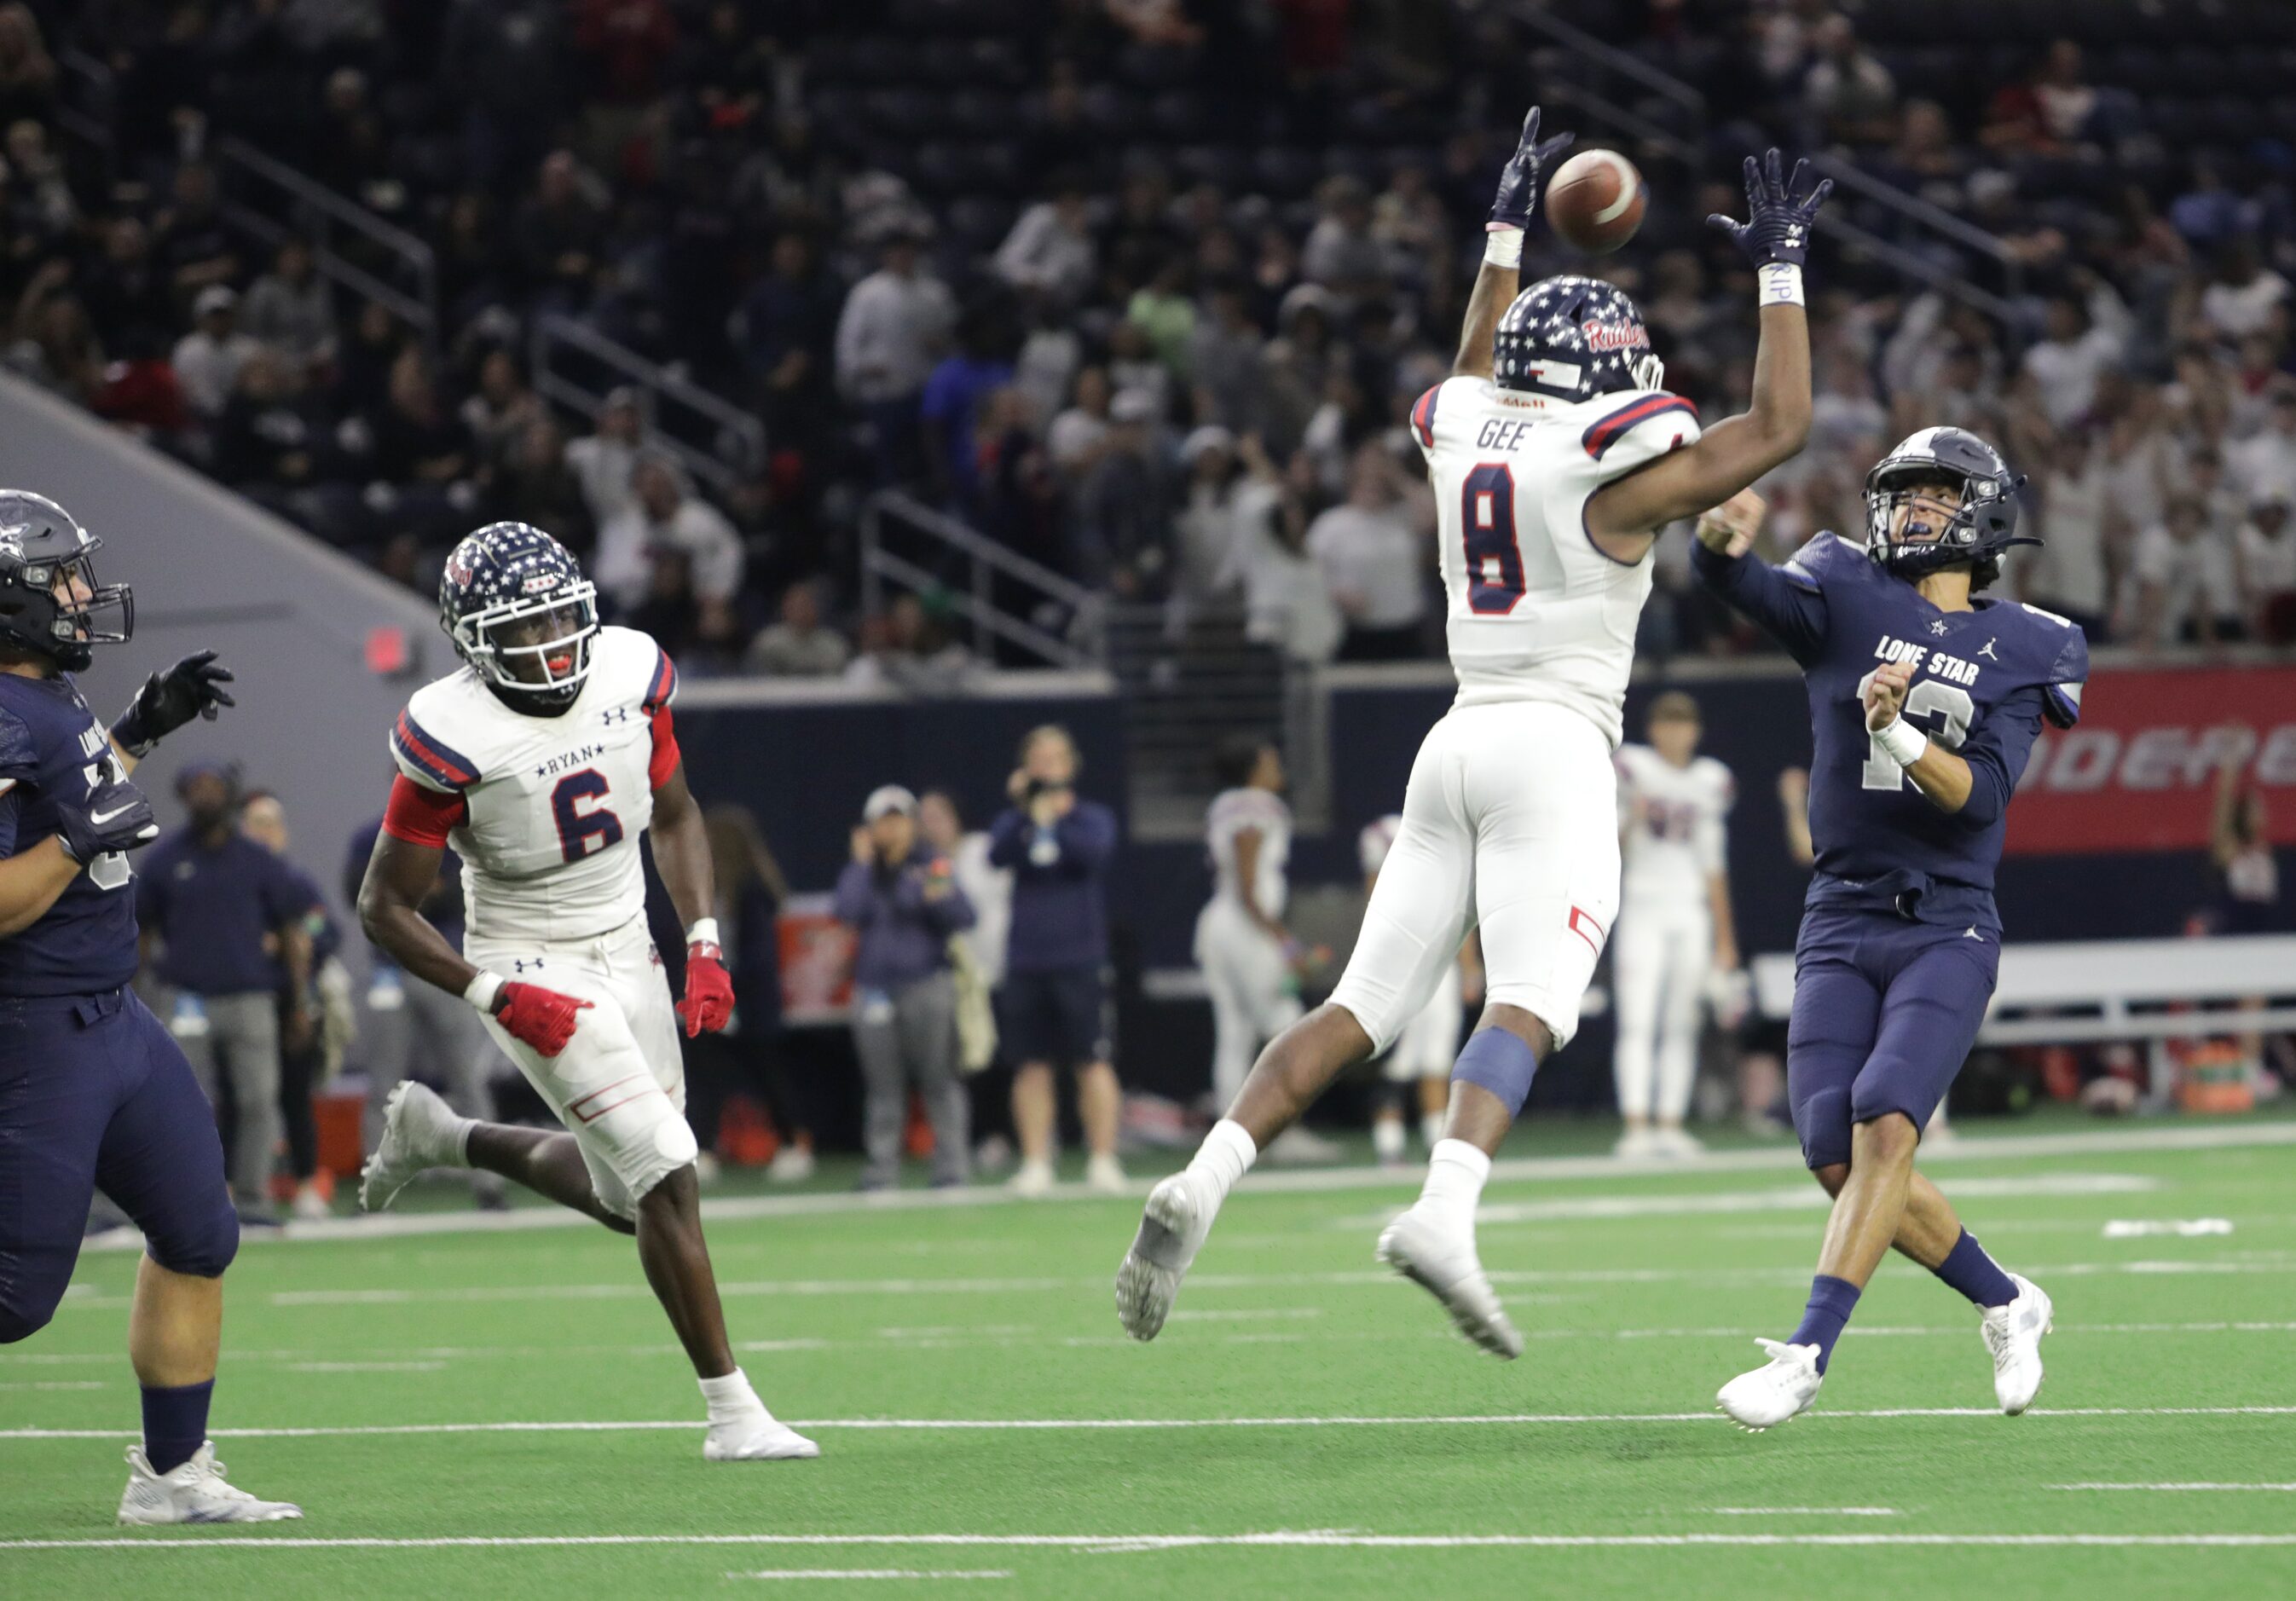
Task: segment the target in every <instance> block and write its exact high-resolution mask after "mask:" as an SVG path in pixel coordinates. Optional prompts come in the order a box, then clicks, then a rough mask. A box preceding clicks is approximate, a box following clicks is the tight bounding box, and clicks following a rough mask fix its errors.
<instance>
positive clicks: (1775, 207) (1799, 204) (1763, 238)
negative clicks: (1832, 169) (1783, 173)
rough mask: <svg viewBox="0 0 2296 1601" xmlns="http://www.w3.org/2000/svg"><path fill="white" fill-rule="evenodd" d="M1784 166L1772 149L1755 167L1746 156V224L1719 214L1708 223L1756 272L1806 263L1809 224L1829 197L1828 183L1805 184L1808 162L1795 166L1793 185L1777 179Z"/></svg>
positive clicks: (1707, 221) (1796, 163) (1788, 181)
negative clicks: (1727, 238)
mask: <svg viewBox="0 0 2296 1601" xmlns="http://www.w3.org/2000/svg"><path fill="white" fill-rule="evenodd" d="M1783 167H1784V160H1782V159H1781V158H1780V156H1779V154H1778V152H1777V147H1776V146H1775V145H1773V146H1771V147H1770V149H1769V151H1768V152H1767V153H1766V154H1765V155H1764V156H1763V157H1762V159H1761V160H1759V161H1757V160H1754V158H1753V157H1751V156H1748V157H1747V158H1746V220H1745V221H1744V222H1739V221H1738V220H1736V219H1735V218H1728V217H1725V216H1723V215H1722V214H1721V213H1720V212H1718V211H1717V212H1715V213H1714V214H1713V215H1711V216H1710V217H1709V218H1707V219H1706V226H1708V227H1710V228H1719V229H1721V230H1722V231H1723V232H1724V233H1725V234H1728V235H1730V237H1731V238H1732V239H1733V240H1734V241H1735V242H1736V243H1737V246H1738V248H1739V249H1740V250H1743V251H1744V252H1745V253H1746V259H1747V260H1749V261H1751V262H1752V263H1753V264H1754V265H1755V266H1756V267H1768V266H1770V265H1771V264H1772V263H1774V262H1784V263H1786V264H1788V265H1790V266H1793V267H1800V266H1801V265H1802V263H1803V262H1804V261H1806V260H1807V259H1808V257H1809V226H1810V224H1811V222H1812V221H1813V220H1814V219H1815V218H1816V216H1817V209H1818V208H1819V207H1820V206H1822V205H1824V204H1825V197H1826V196H1827V195H1829V194H1831V193H1833V179H1832V178H1820V179H1819V180H1818V181H1817V182H1816V184H1811V183H1809V182H1808V177H1809V163H1808V161H1796V162H1795V163H1794V169H1793V177H1792V179H1791V180H1789V179H1786V178H1784V177H1780V176H1779V173H1780V169H1781V168H1783Z"/></svg>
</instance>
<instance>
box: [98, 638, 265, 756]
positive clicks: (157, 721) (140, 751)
mask: <svg viewBox="0 0 2296 1601" xmlns="http://www.w3.org/2000/svg"><path fill="white" fill-rule="evenodd" d="M215 658H216V653H214V652H213V651H200V652H198V653H195V654H193V655H189V656H186V657H184V659H183V660H182V661H178V662H176V665H175V666H173V667H171V668H169V669H168V670H167V671H166V672H164V673H153V674H152V676H151V677H148V678H146V679H144V680H143V688H141V689H139V690H137V691H136V692H135V700H134V701H133V702H130V703H129V705H128V708H127V710H126V711H123V712H121V713H120V714H119V721H118V722H116V723H114V724H112V725H111V737H112V738H114V739H116V740H118V741H119V748H120V749H121V750H123V751H127V753H128V754H129V755H130V756H135V757H143V756H148V755H150V754H151V753H152V746H154V745H156V744H158V743H160V740H162V739H164V738H165V737H166V736H167V735H170V734H173V733H174V732H175V731H176V729H178V728H180V727H183V726H184V724H185V723H188V722H190V721H191V720H192V719H193V718H195V717H203V718H207V719H208V721H209V722H213V721H215V717H216V712H217V710H218V709H220V708H222V707H225V706H236V705H237V704H239V702H236V701H234V700H233V699H232V698H231V693H230V692H229V691H228V690H226V689H225V688H224V687H223V686H225V685H226V684H228V683H230V682H231V681H232V677H231V669H229V668H226V667H218V666H217V665H216V659H215Z"/></svg>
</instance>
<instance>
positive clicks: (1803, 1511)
mask: <svg viewBox="0 0 2296 1601" xmlns="http://www.w3.org/2000/svg"><path fill="white" fill-rule="evenodd" d="M1706 1510H1707V1513H1708V1515H1710V1516H1713V1517H1902V1516H1904V1514H1903V1513H1900V1512H1899V1511H1898V1509H1897V1508H1896V1507H1708V1508H1707V1509H1706Z"/></svg>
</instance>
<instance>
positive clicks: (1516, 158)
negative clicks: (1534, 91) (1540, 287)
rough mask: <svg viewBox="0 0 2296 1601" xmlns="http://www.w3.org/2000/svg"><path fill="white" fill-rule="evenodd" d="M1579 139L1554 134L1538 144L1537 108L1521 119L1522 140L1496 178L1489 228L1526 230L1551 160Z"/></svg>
mask: <svg viewBox="0 0 2296 1601" xmlns="http://www.w3.org/2000/svg"><path fill="white" fill-rule="evenodd" d="M1578 137H1579V135H1576V134H1557V135H1554V137H1553V138H1552V139H1549V140H1546V142H1545V143H1543V144H1542V143H1541V142H1540V140H1539V137H1538V107H1537V106H1533V107H1531V108H1530V114H1529V116H1528V117H1525V118H1524V119H1522V137H1521V139H1519V140H1517V141H1516V142H1515V147H1514V154H1513V157H1512V158H1510V159H1509V160H1508V161H1507V164H1506V167H1505V169H1504V170H1502V171H1501V172H1500V174H1499V190H1498V193H1497V195H1495V196H1494V197H1493V198H1492V200H1491V225H1490V226H1493V227H1495V228H1527V227H1529V226H1530V214H1531V211H1532V209H1534V208H1535V207H1537V206H1538V185H1539V181H1540V179H1541V178H1542V177H1544V176H1545V175H1546V172H1547V171H1548V170H1549V169H1551V168H1553V167H1554V158H1555V157H1557V156H1559V155H1561V154H1562V152H1564V151H1566V150H1568V149H1570V145H1571V143H1572V142H1573V141H1574V140H1576V139H1577V138H1578Z"/></svg>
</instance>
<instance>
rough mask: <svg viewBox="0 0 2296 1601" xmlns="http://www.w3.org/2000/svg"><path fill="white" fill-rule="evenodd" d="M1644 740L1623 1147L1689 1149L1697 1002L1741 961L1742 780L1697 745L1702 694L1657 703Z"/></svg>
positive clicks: (1626, 1003)
mask: <svg viewBox="0 0 2296 1601" xmlns="http://www.w3.org/2000/svg"><path fill="white" fill-rule="evenodd" d="M1644 729H1645V731H1646V732H1647V733H1648V735H1649V736H1650V743H1648V744H1646V745H1622V746H1620V749H1619V755H1618V762H1617V765H1618V771H1619V838H1620V854H1621V855H1622V856H1623V858H1625V866H1624V871H1623V873H1622V874H1621V879H1620V907H1619V926H1618V929H1617V931H1616V932H1617V935H1618V937H1617V938H1616V939H1615V940H1613V941H1612V942H1611V980H1612V987H1613V989H1614V991H1615V993H1616V996H1617V998H1618V1003H1619V1014H1618V1015H1619V1035H1618V1040H1617V1044H1616V1047H1615V1049H1614V1052H1613V1055H1612V1057H1611V1070H1612V1071H1613V1073H1614V1074H1615V1076H1616V1078H1617V1080H1618V1087H1619V1112H1620V1115H1621V1116H1623V1117H1624V1118H1625V1119H1626V1124H1627V1129H1626V1133H1625V1135H1624V1136H1623V1137H1620V1141H1619V1154H1620V1155H1621V1156H1692V1155H1695V1154H1697V1153H1698V1151H1699V1150H1700V1148H1701V1147H1700V1145H1699V1143H1698V1141H1697V1139H1696V1138H1695V1137H1693V1135H1692V1134H1691V1133H1690V1132H1689V1130H1687V1129H1685V1128H1684V1127H1683V1126H1682V1120H1683V1118H1684V1116H1685V1114H1686V1113H1687V1112H1689V1110H1690V1090H1691V1086H1692V1084H1693V1081H1694V1080H1696V1078H1697V1076H1698V1022H1699V1003H1700V1002H1701V1001H1702V1000H1703V999H1704V998H1706V996H1707V994H1708V993H1709V991H1710V989H1713V988H1714V987H1715V983H1716V979H1717V975H1718V974H1727V973H1735V972H1736V971H1737V968H1738V938H1737V932H1736V930H1735V927H1734V923H1733V921H1732V918H1731V915H1730V873H1729V867H1728V866H1727V864H1726V861H1725V859H1724V842H1725V839H1726V824H1725V821H1724V819H1725V818H1726V817H1728V816H1729V812H1730V804H1731V801H1733V800H1734V799H1735V797H1736V789H1737V786H1736V785H1735V784H1734V783H1733V782H1732V780H1731V777H1730V769H1729V768H1726V767H1724V766H1723V765H1722V764H1721V763H1720V762H1718V761H1717V760H1715V759H1714V758H1712V757H1711V756H1701V755H1700V754H1698V736H1699V734H1700V731H1701V725H1700V722H1699V716H1698V702H1695V701H1693V700H1692V699H1691V698H1690V697H1689V696H1688V695H1686V694H1684V693H1683V692H1682V691H1680V690H1678V689H1670V690H1668V691H1667V692H1665V693H1664V694H1661V695H1659V696H1657V697H1656V698H1655V699H1653V700H1652V702H1651V706H1650V714H1649V716H1648V718H1646V719H1645V721H1644Z"/></svg>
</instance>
